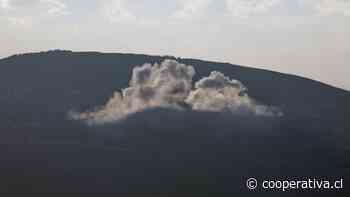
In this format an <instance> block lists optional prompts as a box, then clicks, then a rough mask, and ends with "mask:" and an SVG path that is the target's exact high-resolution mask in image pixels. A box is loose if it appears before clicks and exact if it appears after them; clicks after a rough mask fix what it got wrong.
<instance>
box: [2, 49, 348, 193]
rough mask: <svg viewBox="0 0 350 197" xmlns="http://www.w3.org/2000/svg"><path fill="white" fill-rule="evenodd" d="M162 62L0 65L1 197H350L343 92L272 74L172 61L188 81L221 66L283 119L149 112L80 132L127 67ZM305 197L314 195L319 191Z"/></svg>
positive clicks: (41, 59)
mask: <svg viewBox="0 0 350 197" xmlns="http://www.w3.org/2000/svg"><path fill="white" fill-rule="evenodd" d="M165 58H172V57H157V56H145V55H132V54H102V53H92V52H89V53H73V52H69V51H52V52H45V53H35V54H25V55H17V56H12V57H9V58H5V59H2V60H0V156H1V157H0V195H1V196H14V195H16V194H17V195H22V196H24V195H29V194H36V195H42V196H53V195H54V194H58V196H67V195H72V196H98V195H102V196H104V195H108V194H112V195H113V196H152V195H153V196H169V195H170V196H315V195H316V196H348V195H349V194H350V193H348V192H349V190H350V186H349V184H350V157H349V155H350V134H349V131H350V119H349V117H350V103H349V102H350V93H349V92H347V91H344V90H341V89H337V88H334V87H330V86H328V85H325V84H322V83H319V82H316V81H312V80H308V79H304V78H300V77H297V76H291V75H285V74H280V73H276V72H270V71H264V70H258V69H252V68H246V67H241V66H237V65H230V64H224V63H214V62H205V61H200V60H192V59H177V60H178V61H179V62H181V63H185V64H190V65H193V66H194V67H195V68H196V71H197V74H196V76H195V77H196V80H198V79H199V78H201V77H203V76H207V75H208V74H209V73H210V71H212V70H218V71H221V72H223V73H225V75H227V76H229V77H231V78H234V79H238V80H240V81H242V82H243V83H244V84H245V85H246V86H247V87H248V89H249V95H250V96H251V97H253V98H255V99H257V100H258V101H261V102H262V103H264V104H267V105H272V106H276V107H279V108H280V109H281V110H282V111H283V113H284V116H283V117H252V116H246V115H245V116H242V115H232V114H227V113H204V112H193V111H175V110H169V109H152V110H147V111H145V112H140V113H137V114H134V115H132V116H130V117H129V118H127V119H126V120H125V121H122V122H119V123H115V124H109V125H103V126H87V125H86V124H84V123H82V122H79V121H73V120H70V119H69V118H68V116H67V114H68V112H69V111H71V110H76V111H85V110H89V109H93V108H94V107H96V106H101V105H103V104H104V103H105V102H106V101H107V100H108V99H109V98H110V97H111V96H112V95H113V92H114V91H116V90H118V89H121V88H123V87H126V86H127V85H128V81H129V77H130V75H131V71H132V68H133V67H134V66H136V65H142V64H144V63H146V62H149V63H154V62H161V61H162V60H163V59H165ZM250 177H255V178H257V179H258V180H264V179H267V180H270V179H272V180H274V179H305V178H319V179H324V180H328V179H329V180H333V179H339V178H343V179H344V184H345V185H344V189H341V190H331V191H327V192H325V191H326V190H298V192H302V193H296V191H289V192H287V193H277V192H276V191H270V192H268V191H262V189H261V188H258V189H256V191H255V192H253V191H249V190H248V189H247V188H246V185H245V184H246V179H247V178H250ZM314 192H317V193H316V194H315V193H314Z"/></svg>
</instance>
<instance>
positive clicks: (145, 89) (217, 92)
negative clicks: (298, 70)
mask: <svg viewBox="0 0 350 197" xmlns="http://www.w3.org/2000/svg"><path fill="white" fill-rule="evenodd" d="M194 75H195V69H194V68H193V66H189V65H185V64H181V63H179V62H177V61H175V60H165V61H163V62H162V63H161V64H157V63H156V64H154V65H151V64H144V65H143V66H139V67H135V68H134V69H133V73H132V78H131V80H130V84H129V87H128V88H125V89H123V90H122V91H121V92H115V93H114V96H113V97H112V98H111V99H110V100H109V101H108V102H107V104H106V105H105V106H103V107H102V108H101V109H99V110H97V111H90V112H84V113H71V117H72V118H73V119H77V120H84V121H87V122H88V123H89V124H104V123H110V122H115V121H119V120H122V119H123V118H125V117H127V116H128V115H130V114H133V113H135V112H140V111H143V110H146V109H150V108H156V107H162V108H171V109H178V110H183V109H186V108H190V109H192V110H195V111H211V112H230V113H238V114H252V115H259V116H281V115H282V113H281V112H280V111H279V110H277V109H276V108H274V107H268V106H265V105H259V104H257V103H256V102H255V101H254V100H253V99H251V98H250V97H249V96H248V94H247V88H246V87H245V86H244V85H243V84H242V83H241V82H240V81H237V80H231V79H229V78H228V77H226V76H225V75H224V74H222V73H220V72H217V71H213V72H212V73H211V74H210V76H209V77H204V78H202V79H201V80H199V81H198V82H196V83H195V87H194V88H193V87H192V79H193V77H194Z"/></svg>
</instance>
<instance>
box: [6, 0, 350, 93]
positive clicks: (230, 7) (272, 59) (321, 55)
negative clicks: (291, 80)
mask: <svg viewBox="0 0 350 197" xmlns="http://www.w3.org/2000/svg"><path fill="white" fill-rule="evenodd" d="M0 26H1V27H0V58H2V57H6V56H9V55H12V54H17V53H25V52H37V51H45V50H50V49H67V50H74V51H101V52H121V53H143V54H154V55H174V56H178V57H188V58H200V59H204V60H214V61H222V62H230V63H233V64H241V65H247V66H254V67H259V68H264V69H270V70H276V71H280V72H285V73H293V74H298V75H302V76H306V77H309V78H313V79H316V80H319V81H323V82H325V83H328V84H331V85H333V86H337V87H341V88H345V89H348V90H350V76H349V75H350V0H148V1H146V0H74V1H73V0H0Z"/></svg>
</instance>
